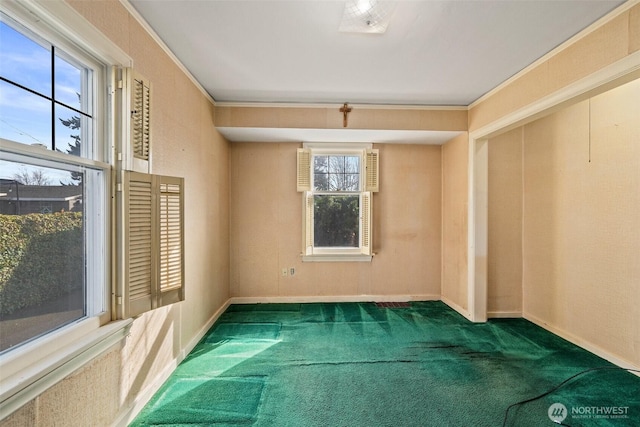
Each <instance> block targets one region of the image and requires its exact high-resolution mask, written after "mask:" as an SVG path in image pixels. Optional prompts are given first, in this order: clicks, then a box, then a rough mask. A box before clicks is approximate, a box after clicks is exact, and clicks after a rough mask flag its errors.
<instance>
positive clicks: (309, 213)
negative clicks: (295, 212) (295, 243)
mask: <svg viewBox="0 0 640 427" xmlns="http://www.w3.org/2000/svg"><path fill="white" fill-rule="evenodd" d="M303 203H304V208H303V212H304V218H303V219H302V241H303V244H304V247H303V248H302V253H303V254H304V255H312V254H313V193H311V192H310V191H307V192H305V193H304V199H303Z"/></svg>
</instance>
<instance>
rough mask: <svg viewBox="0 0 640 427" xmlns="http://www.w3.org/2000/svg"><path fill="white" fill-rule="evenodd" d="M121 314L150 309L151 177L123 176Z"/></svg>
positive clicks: (129, 174)
mask: <svg viewBox="0 0 640 427" xmlns="http://www.w3.org/2000/svg"><path fill="white" fill-rule="evenodd" d="M124 176H125V179H124V194H123V202H124V215H125V219H124V221H123V226H124V230H123V231H124V254H125V257H124V281H125V286H124V300H125V301H124V304H125V305H124V312H123V317H133V316H137V315H139V314H141V313H143V312H145V311H148V310H151V308H153V305H154V303H153V302H154V278H153V271H154V269H155V265H154V257H153V243H154V229H155V221H154V218H153V217H154V214H153V212H154V210H155V202H156V201H155V197H154V194H153V182H152V177H151V175H146V174H140V173H135V172H125V175H124Z"/></svg>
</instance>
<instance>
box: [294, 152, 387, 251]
mask: <svg viewBox="0 0 640 427" xmlns="http://www.w3.org/2000/svg"><path fill="white" fill-rule="evenodd" d="M301 150H302V151H303V152H306V153H308V156H309V158H308V165H304V161H303V163H302V166H301V159H300V154H298V191H300V192H302V261H303V262H341V261H342V262H371V260H372V258H373V255H374V254H373V252H371V231H372V230H371V228H372V223H373V222H372V219H373V218H372V210H373V208H372V191H377V166H378V165H377V157H376V163H375V169H376V172H375V175H376V183H375V184H376V186H375V188H370V187H371V185H370V183H368V181H367V179H368V178H367V177H368V170H367V167H368V162H367V155H368V153H371V152H375V155H376V156H378V151H377V150H374V149H373V144H370V143H345V144H342V143H340V144H336V143H303V147H302V149H301ZM305 155H306V154H305ZM354 155H356V156H358V157H359V159H360V160H359V169H360V170H359V180H358V181H359V182H358V185H359V188H358V191H326V190H315V185H314V180H315V174H314V171H313V168H314V162H315V157H316V156H354ZM301 168H302V170H301ZM305 174H308V177H305ZM330 194H336V195H357V196H358V197H359V212H358V217H359V219H358V240H359V244H358V246H357V247H353V248H351V247H325V246H320V247H316V246H315V245H314V226H315V224H314V218H313V209H314V203H313V199H314V196H316V195H330Z"/></svg>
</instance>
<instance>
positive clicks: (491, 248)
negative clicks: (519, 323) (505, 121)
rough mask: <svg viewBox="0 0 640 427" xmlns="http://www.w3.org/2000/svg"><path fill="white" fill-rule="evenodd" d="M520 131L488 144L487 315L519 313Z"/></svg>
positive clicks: (520, 240)
mask: <svg viewBox="0 0 640 427" xmlns="http://www.w3.org/2000/svg"><path fill="white" fill-rule="evenodd" d="M522 135H523V131H522V128H521V127H520V128H517V129H515V130H512V131H510V132H507V133H505V134H503V135H500V136H498V137H495V138H492V139H491V140H489V162H488V163H489V169H488V180H489V196H488V197H489V212H488V251H487V312H488V316H489V317H496V316H510V317H519V316H520V315H521V313H522Z"/></svg>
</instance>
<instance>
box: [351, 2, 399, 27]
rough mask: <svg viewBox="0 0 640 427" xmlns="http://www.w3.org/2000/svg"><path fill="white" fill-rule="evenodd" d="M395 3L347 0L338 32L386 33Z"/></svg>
mask: <svg viewBox="0 0 640 427" xmlns="http://www.w3.org/2000/svg"><path fill="white" fill-rule="evenodd" d="M395 7H396V3H395V2H390V1H378V0H348V1H347V2H346V4H345V5H344V13H343V15H342V21H341V22H340V29H339V31H340V32H343V33H368V34H382V33H384V32H385V31H387V26H388V25H389V21H390V20H391V14H392V13H393V11H394V9H395Z"/></svg>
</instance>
